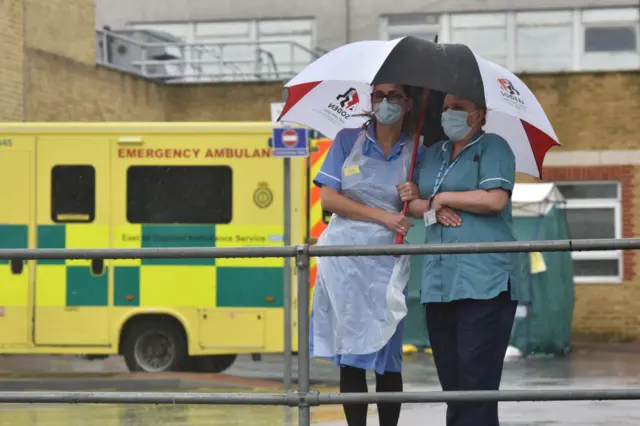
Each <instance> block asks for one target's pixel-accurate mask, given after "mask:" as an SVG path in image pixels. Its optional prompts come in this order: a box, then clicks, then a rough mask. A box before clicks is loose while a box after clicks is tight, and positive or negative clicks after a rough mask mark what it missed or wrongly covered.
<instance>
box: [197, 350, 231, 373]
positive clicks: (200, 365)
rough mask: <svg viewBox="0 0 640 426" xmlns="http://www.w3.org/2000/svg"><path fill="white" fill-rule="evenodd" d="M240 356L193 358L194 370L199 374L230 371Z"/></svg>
mask: <svg viewBox="0 0 640 426" xmlns="http://www.w3.org/2000/svg"><path fill="white" fill-rule="evenodd" d="M237 357H238V355H235V354H230V355H207V356H196V357H193V368H194V370H195V371H197V372H198V373H222V372H224V371H226V370H228V369H229V368H230V367H231V366H232V365H233V363H234V362H235V360H236V358H237Z"/></svg>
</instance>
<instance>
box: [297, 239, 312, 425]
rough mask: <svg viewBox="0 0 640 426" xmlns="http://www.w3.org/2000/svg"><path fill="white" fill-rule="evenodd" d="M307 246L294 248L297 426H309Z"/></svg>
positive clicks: (308, 259) (308, 261) (308, 262)
mask: <svg viewBox="0 0 640 426" xmlns="http://www.w3.org/2000/svg"><path fill="white" fill-rule="evenodd" d="M310 260H311V258H310V256H309V245H308V244H305V245H299V246H296V268H298V395H299V397H300V401H301V404H300V406H299V407H298V426H309V425H310V424H311V411H310V409H309V404H308V402H307V395H308V393H309V375H310V371H309V264H310Z"/></svg>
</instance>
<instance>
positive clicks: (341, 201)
mask: <svg viewBox="0 0 640 426" xmlns="http://www.w3.org/2000/svg"><path fill="white" fill-rule="evenodd" d="M320 203H321V204H322V209H323V210H327V211H330V212H331V213H335V214H337V215H339V216H343V217H348V218H349V219H353V220H362V221H365V222H375V223H381V219H380V216H381V213H382V212H383V211H382V210H379V209H376V208H374V207H369V206H365V205H364V204H360V203H358V202H357V201H353V200H351V199H350V198H348V197H345V196H344V195H342V194H341V193H339V192H338V191H336V190H335V189H333V188H330V187H328V186H326V185H324V186H323V187H322V188H320Z"/></svg>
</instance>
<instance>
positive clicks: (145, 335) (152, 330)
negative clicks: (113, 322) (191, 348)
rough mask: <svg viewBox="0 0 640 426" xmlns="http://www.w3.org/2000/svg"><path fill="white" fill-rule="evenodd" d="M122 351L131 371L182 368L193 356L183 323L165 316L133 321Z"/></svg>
mask: <svg viewBox="0 0 640 426" xmlns="http://www.w3.org/2000/svg"><path fill="white" fill-rule="evenodd" d="M122 354H123V355H124V360H125V363H126V365H127V368H128V369H129V371H131V372H136V371H145V372H149V373H160V372H164V371H181V370H183V369H184V367H185V366H186V364H187V361H188V359H189V356H188V349H187V340H186V336H185V333H184V330H183V329H182V326H180V325H179V323H178V322H177V321H175V322H174V321H167V320H166V319H165V318H162V319H157V320H154V319H145V320H141V321H139V322H136V323H134V324H132V325H131V328H130V329H129V330H128V332H127V335H126V336H125V338H124V342H123V348H122Z"/></svg>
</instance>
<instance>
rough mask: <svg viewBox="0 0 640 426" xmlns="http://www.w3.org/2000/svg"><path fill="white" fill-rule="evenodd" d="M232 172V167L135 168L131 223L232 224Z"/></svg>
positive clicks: (130, 189) (130, 196) (130, 183)
mask: <svg viewBox="0 0 640 426" xmlns="http://www.w3.org/2000/svg"><path fill="white" fill-rule="evenodd" d="M231 211H232V171H231V168H230V167H228V166H132V167H129V169H128V170H127V220H128V221H129V222H130V223H156V224H169V223H171V224H225V223H229V222H231V216H232V215H231Z"/></svg>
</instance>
